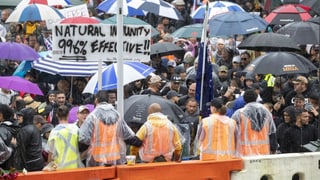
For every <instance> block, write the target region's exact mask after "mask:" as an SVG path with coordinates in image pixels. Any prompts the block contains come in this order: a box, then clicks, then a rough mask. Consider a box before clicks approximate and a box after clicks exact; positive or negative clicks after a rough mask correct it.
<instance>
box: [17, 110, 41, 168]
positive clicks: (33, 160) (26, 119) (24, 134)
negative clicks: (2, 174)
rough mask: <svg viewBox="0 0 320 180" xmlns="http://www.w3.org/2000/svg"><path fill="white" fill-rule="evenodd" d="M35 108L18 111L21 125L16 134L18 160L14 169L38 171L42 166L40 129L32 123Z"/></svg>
mask: <svg viewBox="0 0 320 180" xmlns="http://www.w3.org/2000/svg"><path fill="white" fill-rule="evenodd" d="M34 115H35V110H34V109H32V108H31V107H28V108H23V109H21V110H20V111H19V112H18V113H17V116H18V122H19V124H20V126H21V129H20V130H19V133H18V135H17V155H16V157H15V158H17V159H16V162H18V163H17V164H16V166H15V168H16V169H18V170H22V169H24V168H25V169H26V170H27V171H40V170H42V168H43V166H44V160H43V157H42V154H41V151H42V143H41V142H42V140H41V133H40V130H39V129H38V128H37V127H36V126H35V125H34V124H33V116H34Z"/></svg>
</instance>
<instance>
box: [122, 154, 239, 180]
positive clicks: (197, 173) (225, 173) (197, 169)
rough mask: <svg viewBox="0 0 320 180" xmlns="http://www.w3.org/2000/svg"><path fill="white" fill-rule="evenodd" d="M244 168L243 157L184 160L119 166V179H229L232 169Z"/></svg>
mask: <svg viewBox="0 0 320 180" xmlns="http://www.w3.org/2000/svg"><path fill="white" fill-rule="evenodd" d="M242 168H243V163H242V160H241V159H232V160H226V161H197V160H193V161H183V162H180V163H178V162H164V163H144V164H135V165H133V166H128V165H121V166H117V168H116V171H117V172H116V174H117V178H118V179H119V180H164V179H165V180H180V179H181V180H229V179H230V173H231V172H232V171H239V170H241V169H242Z"/></svg>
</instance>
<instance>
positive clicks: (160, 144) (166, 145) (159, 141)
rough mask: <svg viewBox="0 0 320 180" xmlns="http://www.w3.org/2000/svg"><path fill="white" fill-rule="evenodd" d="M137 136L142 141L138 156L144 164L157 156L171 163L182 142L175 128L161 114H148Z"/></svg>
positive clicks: (181, 137)
mask: <svg viewBox="0 0 320 180" xmlns="http://www.w3.org/2000/svg"><path fill="white" fill-rule="evenodd" d="M137 136H138V137H139V138H141V139H142V140H143V145H142V147H140V149H139V156H140V158H141V160H142V161H144V162H152V161H153V160H154V159H155V158H156V157H159V156H163V158H164V159H165V160H166V161H171V159H172V155H173V153H174V152H175V151H177V152H178V151H179V152H180V151H181V149H182V144H183V142H184V138H183V136H182V135H181V133H180V132H179V130H178V129H177V128H176V126H175V125H174V124H173V123H172V122H171V121H169V120H168V118H167V116H165V115H163V114H162V113H153V114H150V115H149V116H148V119H147V121H146V122H145V123H144V124H143V125H142V127H141V128H140V129H139V131H138V132H137Z"/></svg>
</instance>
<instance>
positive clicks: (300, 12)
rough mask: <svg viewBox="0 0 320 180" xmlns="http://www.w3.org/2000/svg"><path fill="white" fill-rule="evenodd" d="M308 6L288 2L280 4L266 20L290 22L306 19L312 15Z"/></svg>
mask: <svg viewBox="0 0 320 180" xmlns="http://www.w3.org/2000/svg"><path fill="white" fill-rule="evenodd" d="M305 9H308V7H306V6H303V5H292V4H287V5H283V6H279V7H278V8H276V9H275V10H273V11H272V12H271V13H270V14H269V15H268V16H267V17H266V18H265V20H266V21H267V22H268V23H269V24H280V25H284V24H288V23H290V22H296V21H306V20H308V19H310V18H311V15H310V14H309V13H308V12H307V11H306V10H305Z"/></svg>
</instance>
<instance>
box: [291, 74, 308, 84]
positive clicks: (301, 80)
mask: <svg viewBox="0 0 320 180" xmlns="http://www.w3.org/2000/svg"><path fill="white" fill-rule="evenodd" d="M301 82H302V83H304V84H308V79H307V78H306V77H304V76H297V77H296V78H295V79H294V80H293V81H292V83H293V84H296V83H301Z"/></svg>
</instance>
